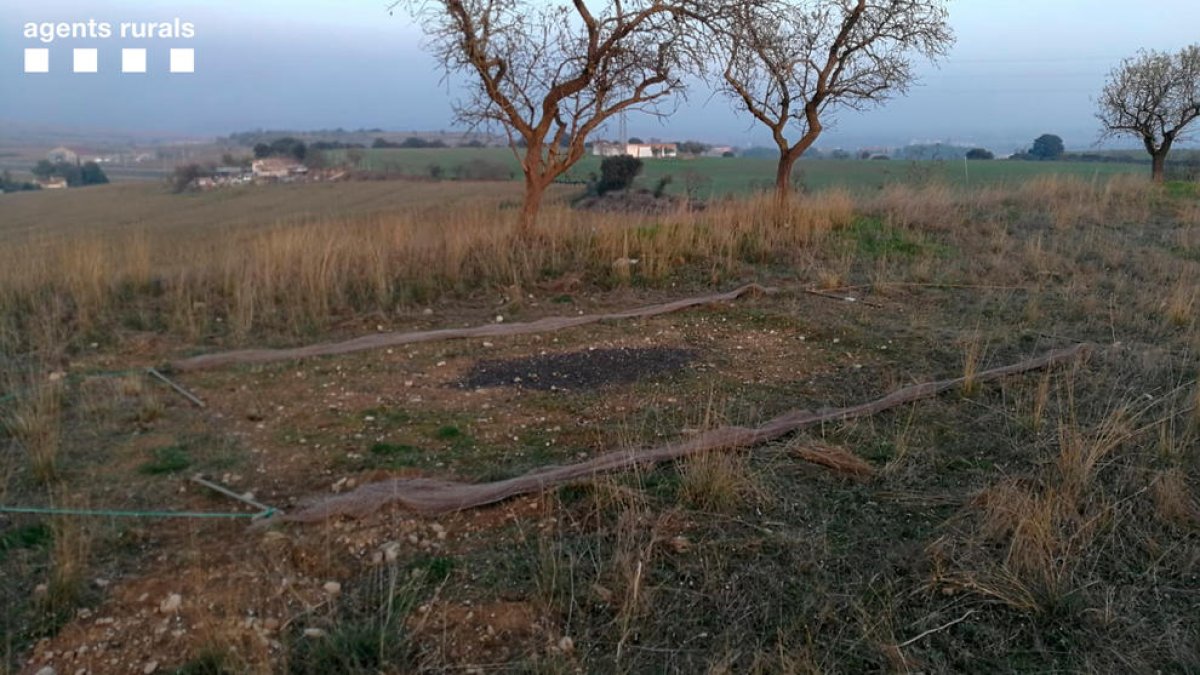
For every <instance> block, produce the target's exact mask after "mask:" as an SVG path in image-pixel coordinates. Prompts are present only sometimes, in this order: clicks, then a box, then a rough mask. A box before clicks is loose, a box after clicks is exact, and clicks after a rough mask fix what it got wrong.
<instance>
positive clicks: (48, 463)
mask: <svg viewBox="0 0 1200 675" xmlns="http://www.w3.org/2000/svg"><path fill="white" fill-rule="evenodd" d="M14 381H15V382H16V383H17V384H16V385H15V386H13V389H14V390H15V391H16V394H15V398H14V399H13V400H12V401H10V402H8V404H7V408H8V409H7V410H6V411H5V412H4V413H3V417H2V419H3V422H4V427H5V428H6V429H7V431H8V435H9V436H10V437H11V438H12V440H13V441H14V442H15V444H16V446H17V448H18V449H19V450H20V451H21V452H23V453H24V454H25V457H26V460H27V464H28V467H29V473H30V475H31V476H33V478H34V480H35V481H37V482H38V483H41V484H44V485H48V484H50V483H51V482H53V481H54V480H55V478H57V477H58V475H59V445H60V434H61V428H60V427H61V417H62V386H61V383H60V382H55V381H48V380H45V381H37V380H31V379H25V378H18V379H15V380H14Z"/></svg>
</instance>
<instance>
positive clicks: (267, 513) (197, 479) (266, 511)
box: [192, 474, 283, 519]
mask: <svg viewBox="0 0 1200 675" xmlns="http://www.w3.org/2000/svg"><path fill="white" fill-rule="evenodd" d="M192 482H193V483H196V484H198V485H203V486H204V487H206V488H208V489H210V490H213V491H214V492H220V493H221V494H223V495H225V496H226V497H229V498H231V499H236V500H238V501H239V502H241V503H243V504H249V505H250V506H253V507H254V508H256V509H258V510H259V512H260V513H259V515H257V516H255V518H256V519H257V518H259V517H263V518H270V517H271V516H275V515H282V514H283V511H282V510H280V509H277V508H275V507H273V506H267V505H266V504H263V503H262V502H258V501H255V500H253V499H251V498H250V497H247V496H246V495H239V494H238V493H236V492H234V491H233V490H230V489H229V488H227V487H225V486H224V485H221V484H219V483H214V482H212V481H210V480H206V479H205V478H204V476H202V475H200V474H196V475H195V476H192Z"/></svg>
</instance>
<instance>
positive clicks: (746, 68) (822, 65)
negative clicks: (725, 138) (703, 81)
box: [713, 0, 954, 203]
mask: <svg viewBox="0 0 1200 675" xmlns="http://www.w3.org/2000/svg"><path fill="white" fill-rule="evenodd" d="M944 5H945V0H790V1H789V0H751V1H750V2H745V3H737V4H735V5H731V6H730V7H729V8H728V9H727V10H726V11H724V12H722V13H721V18H720V19H718V20H715V21H714V22H713V25H714V26H715V31H714V32H715V34H716V35H717V36H718V43H719V46H720V51H721V58H722V62H723V64H722V65H723V69H724V70H723V73H722V78H721V82H720V87H721V88H722V89H723V90H724V92H725V93H727V94H728V95H729V96H730V97H732V98H733V99H734V101H735V103H736V104H737V105H738V106H739V107H741V108H743V109H745V110H746V111H748V112H749V113H750V114H751V115H752V116H753V117H754V118H755V119H757V120H758V121H759V122H761V123H762V124H764V125H765V126H766V127H767V128H768V129H770V130H771V135H772V138H773V139H774V141H775V145H776V146H778V148H779V166H778V169H777V171H776V175H775V189H776V194H777V195H778V197H779V200H780V202H781V203H784V202H786V201H787V198H788V194H789V192H790V187H791V175H792V167H793V166H794V165H795V163H796V161H797V160H798V159H800V157H801V156H802V155H803V154H804V152H805V151H806V150H808V148H809V147H811V146H812V144H813V143H814V142H815V141H816V140H817V137H818V136H820V134H821V131H822V130H823V129H824V128H825V125H826V124H828V123H829V120H830V117H831V115H832V114H833V113H834V112H836V110H837V109H838V108H849V109H854V110H862V109H866V108H869V107H871V106H874V105H877V104H879V103H880V102H882V101H885V100H887V99H888V98H890V97H891V96H893V95H896V94H900V93H904V92H905V91H906V90H907V88H908V86H909V85H910V84H911V83H912V81H913V79H914V75H913V72H912V58H913V56H914V55H920V56H924V57H926V58H928V59H930V60H936V59H937V58H939V57H941V56H943V55H944V54H945V52H946V50H947V49H948V47H949V46H950V45H951V44H952V43H953V40H954V38H953V34H952V32H951V30H950V27H949V26H948V25H947V23H946V10H945V7H944Z"/></svg>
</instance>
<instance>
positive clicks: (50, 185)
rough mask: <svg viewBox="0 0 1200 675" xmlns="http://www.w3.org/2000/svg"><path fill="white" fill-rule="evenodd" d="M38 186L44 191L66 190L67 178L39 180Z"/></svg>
mask: <svg viewBox="0 0 1200 675" xmlns="http://www.w3.org/2000/svg"><path fill="white" fill-rule="evenodd" d="M37 184H38V185H39V186H40V187H41V188H42V189H43V190H65V189H66V187H67V179H66V178H58V177H55V178H45V179H42V180H39V181H38V182H37Z"/></svg>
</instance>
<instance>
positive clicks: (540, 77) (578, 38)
mask: <svg viewBox="0 0 1200 675" xmlns="http://www.w3.org/2000/svg"><path fill="white" fill-rule="evenodd" d="M690 1H691V0H599V1H593V2H589V1H588V0H570V1H569V2H567V1H554V0H551V1H549V2H547V1H546V0H399V1H398V2H396V3H395V4H394V5H393V7H395V6H403V7H405V8H406V9H408V10H409V11H410V12H411V13H412V14H413V16H414V17H415V18H416V20H417V22H418V23H419V24H420V25H421V27H422V29H423V30H424V32H425V36H426V44H427V47H428V48H429V49H431V50H432V52H433V55H434V56H435V57H436V58H437V59H438V61H439V62H440V63H441V64H442V66H443V67H444V68H445V70H446V73H447V74H448V75H449V74H451V73H463V74H465V75H466V76H467V81H468V85H467V94H466V96H465V99H464V100H462V101H460V102H459V103H457V104H456V106H455V112H456V114H457V116H458V118H459V120H460V121H462V122H465V123H467V124H469V125H472V126H494V125H496V124H498V125H499V126H501V127H502V128H503V129H504V130H505V131H506V132H507V134H508V137H509V141H510V145H511V146H512V148H513V151H514V152H515V153H516V154H517V158H518V160H519V161H520V162H521V169H522V171H523V172H524V174H525V201H524V205H523V209H522V212H521V220H520V226H521V230H522V232H523V233H525V234H528V233H529V232H530V229H531V228H532V227H533V224H534V222H535V220H536V218H537V214H538V210H539V208H540V206H541V202H542V197H543V195H544V193H545V191H546V188H547V187H549V185H550V184H551V183H552V182H553V181H554V179H555V178H557V177H558V176H561V175H562V174H563V173H564V172H566V171H567V170H568V169H569V168H570V167H571V166H572V165H574V164H575V163H576V162H578V161H579V159H580V158H581V157H583V155H584V153H585V149H584V143H585V142H586V140H587V138H588V136H589V135H590V134H591V133H592V132H593V131H595V130H596V129H597V128H598V127H599V126H600V125H601V124H603V123H604V122H605V121H606V120H608V119H610V118H611V117H613V116H614V115H617V114H618V113H621V112H623V111H629V110H641V111H645V112H649V113H651V114H665V112H664V111H663V109H662V108H661V107H660V105H661V104H663V103H664V102H667V101H668V100H670V99H671V98H672V97H673V96H674V95H675V94H677V93H679V92H681V91H682V88H683V80H682V78H683V74H684V70H685V68H684V65H685V63H684V59H685V55H686V54H691V53H694V52H693V50H691V49H690V48H689V47H688V43H689V41H690V40H691V39H692V36H693V35H694V31H692V30H691V29H690V23H691V21H692V20H693V18H695V16H696V15H695V14H694V13H693V12H692V11H691V10H689V8H688V6H687V4H686V3H687V2H690Z"/></svg>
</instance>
